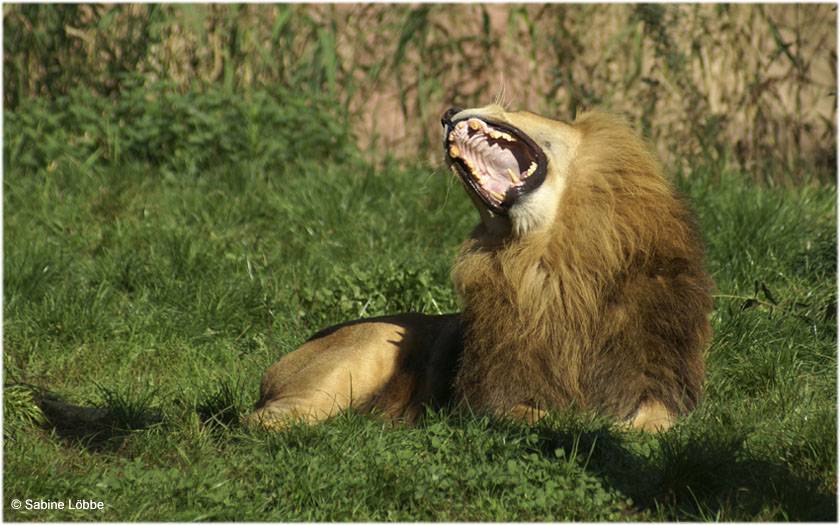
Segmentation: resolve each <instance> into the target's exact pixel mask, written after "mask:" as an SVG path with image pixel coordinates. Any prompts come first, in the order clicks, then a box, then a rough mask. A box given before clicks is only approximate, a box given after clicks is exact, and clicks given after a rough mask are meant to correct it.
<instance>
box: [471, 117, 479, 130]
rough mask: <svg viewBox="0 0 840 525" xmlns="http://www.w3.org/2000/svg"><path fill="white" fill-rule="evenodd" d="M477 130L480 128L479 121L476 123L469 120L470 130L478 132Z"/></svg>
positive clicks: (473, 120)
mask: <svg viewBox="0 0 840 525" xmlns="http://www.w3.org/2000/svg"><path fill="white" fill-rule="evenodd" d="M479 128H481V124H480V123H479V121H477V120H475V119H471V120H470V129H472V130H473V131H478V130H479Z"/></svg>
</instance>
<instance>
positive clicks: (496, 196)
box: [487, 190, 505, 202]
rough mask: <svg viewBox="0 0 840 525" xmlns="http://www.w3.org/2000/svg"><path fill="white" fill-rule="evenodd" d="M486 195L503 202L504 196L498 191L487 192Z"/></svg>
mask: <svg viewBox="0 0 840 525" xmlns="http://www.w3.org/2000/svg"><path fill="white" fill-rule="evenodd" d="M487 193H489V194H490V195H492V196H493V197H495V198H496V199H498V200H499V201H500V202H501V201H503V200H505V196H504V195H502V194H501V193H499V192H498V191H493V190H487Z"/></svg>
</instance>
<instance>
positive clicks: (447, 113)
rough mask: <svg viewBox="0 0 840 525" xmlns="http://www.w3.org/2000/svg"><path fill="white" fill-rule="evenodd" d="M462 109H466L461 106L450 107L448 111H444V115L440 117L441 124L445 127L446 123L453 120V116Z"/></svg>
mask: <svg viewBox="0 0 840 525" xmlns="http://www.w3.org/2000/svg"><path fill="white" fill-rule="evenodd" d="M462 111H464V110H463V109H461V108H449V109H447V110H446V111H444V112H443V116H442V117H440V124H441V125H442V126H443V127H446V125H447V124H448V123H449V121H450V120H452V117H454V116H455V115H456V114H458V113H460V112H462Z"/></svg>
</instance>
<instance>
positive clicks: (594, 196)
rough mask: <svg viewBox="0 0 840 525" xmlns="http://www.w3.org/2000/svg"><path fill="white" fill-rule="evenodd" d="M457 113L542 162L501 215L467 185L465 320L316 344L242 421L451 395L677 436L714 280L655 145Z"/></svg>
mask: <svg viewBox="0 0 840 525" xmlns="http://www.w3.org/2000/svg"><path fill="white" fill-rule="evenodd" d="M455 117H457V118H458V119H459V120H460V119H463V118H467V117H475V118H480V119H482V120H485V121H487V122H491V123H497V124H499V125H503V124H507V125H510V126H513V127H515V128H516V129H518V130H519V131H521V132H523V133H525V134H526V135H527V136H528V137H529V138H530V139H531V140H533V142H534V143H536V144H537V145H539V147H540V148H541V149H542V151H543V152H544V153H545V154H546V156H547V160H548V166H547V173H546V176H545V180H544V182H542V184H541V185H539V187H537V188H536V189H534V190H533V191H530V192H529V193H526V194H524V195H523V196H522V197H520V198H519V200H518V201H516V203H515V204H514V205H513V206H512V207H511V208H510V209H509V211H508V212H507V213H499V212H498V211H496V212H494V211H493V210H492V209H491V208H489V207H488V206H487V205H485V204H484V202H483V201H482V199H481V198H480V197H479V196H477V194H476V193H474V192H472V191H468V193H469V194H470V197H471V198H472V199H473V202H474V204H475V205H476V207H477V208H478V211H479V213H480V216H481V219H482V222H481V224H480V225H479V226H478V227H477V228H476V229H475V230H474V231H473V232H472V234H471V235H470V237H469V238H468V239H467V241H466V242H465V243H464V244H463V246H462V247H461V250H460V253H459V254H458V256H457V258H456V261H455V266H454V269H453V281H454V283H455V287H456V290H457V291H458V294H459V296H460V297H461V300H462V302H463V306H464V311H463V313H462V314H460V315H451V316H422V315H418V314H406V315H403V316H393V317H388V318H381V319H375V320H367V321H358V322H353V323H347V324H345V325H340V326H338V327H335V328H332V329H328V330H327V331H325V332H323V333H321V334H318V335H316V336H315V337H313V338H312V339H311V340H310V341H308V342H307V343H306V344H304V345H303V346H302V347H301V348H300V349H298V350H297V351H295V352H293V353H291V354H288V355H286V356H285V357H283V358H282V359H280V360H279V361H278V362H277V363H275V364H274V365H273V366H272V367H271V368H270V369H269V370H268V372H267V373H266V376H265V379H264V380H263V384H262V389H261V399H260V402H259V404H258V406H259V407H260V408H259V409H258V410H257V411H256V412H255V413H254V414H252V415H251V416H249V418H248V422H249V423H255V422H259V423H261V424H263V425H265V426H267V427H274V426H277V425H278V424H284V423H285V422H286V421H288V420H289V419H295V418H301V419H304V420H306V421H309V422H316V421H318V420H321V419H323V418H325V417H329V416H331V415H334V414H336V413H338V412H340V411H342V410H344V409H346V408H348V407H349V406H351V405H352V406H356V407H359V408H362V409H371V410H376V411H379V412H381V413H383V414H384V415H386V416H389V417H392V418H399V419H404V420H407V421H409V422H413V421H416V420H417V419H418V418H419V417H420V416H421V415H422V413H423V411H424V410H425V408H424V407H425V406H426V405H428V404H430V403H431V404H440V403H445V402H448V401H454V402H455V403H457V404H460V405H469V406H470V407H472V408H473V409H476V410H480V411H485V412H488V413H490V414H493V415H496V416H499V417H513V418H517V419H524V420H526V421H535V420H537V419H539V418H540V417H542V416H543V415H545V413H546V410H565V409H567V408H569V407H576V408H579V409H585V410H595V411H601V412H605V413H608V414H612V415H613V416H615V417H616V418H618V419H620V420H625V421H628V422H629V423H630V424H631V426H634V427H636V428H641V429H644V430H657V429H659V430H662V429H667V428H668V427H670V426H671V425H672V424H673V423H674V422H675V420H676V418H677V416H678V415H680V414H681V413H684V412H687V411H690V410H692V409H693V408H694V407H695V405H696V403H697V400H698V397H699V395H700V391H701V386H702V382H703V377H704V364H703V359H702V351H703V348H704V347H705V346H706V344H707V343H708V340H709V338H710V327H709V322H708V314H709V312H710V311H711V309H712V306H713V302H712V298H711V295H710V290H711V288H712V282H711V279H710V277H709V276H708V274H707V273H706V272H705V270H704V269H703V266H702V255H703V254H702V246H701V243H700V240H699V237H698V235H697V232H696V230H695V227H694V225H693V223H694V220H693V217H692V215H691V213H690V211H689V210H688V208H687V207H686V206H685V204H684V203H683V202H682V201H681V200H680V199H679V198H678V197H677V196H676V195H675V192H674V189H673V188H672V186H671V184H670V183H668V182H667V181H666V179H665V178H664V177H663V176H662V173H661V169H660V167H659V165H658V163H657V161H656V160H655V158H654V157H653V156H652V154H651V153H650V151H649V149H648V148H647V147H646V146H645V144H644V143H643V142H642V141H641V140H640V139H639V138H638V137H637V136H636V134H635V133H633V132H632V131H631V129H630V128H629V127H628V126H627V125H626V124H625V123H624V122H623V121H622V120H620V119H618V118H615V117H611V116H607V115H602V114H597V113H587V114H583V115H581V116H579V117H578V118H577V119H576V120H575V122H574V123H572V124H565V123H561V122H557V121H554V120H549V119H545V118H543V117H539V116H537V115H534V114H531V113H528V112H515V113H509V112H505V111H504V110H503V109H502V108H501V107H499V106H488V107H485V108H481V109H475V110H467V111H462V112H459V113H457V115H455ZM455 117H453V120H454V118H455Z"/></svg>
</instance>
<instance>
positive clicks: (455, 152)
mask: <svg viewBox="0 0 840 525" xmlns="http://www.w3.org/2000/svg"><path fill="white" fill-rule="evenodd" d="M449 156H450V157H452V158H453V159H457V158H458V157H460V156H461V150H460V149H458V146H456V145H455V144H452V145H450V146H449Z"/></svg>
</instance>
